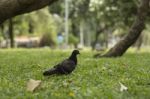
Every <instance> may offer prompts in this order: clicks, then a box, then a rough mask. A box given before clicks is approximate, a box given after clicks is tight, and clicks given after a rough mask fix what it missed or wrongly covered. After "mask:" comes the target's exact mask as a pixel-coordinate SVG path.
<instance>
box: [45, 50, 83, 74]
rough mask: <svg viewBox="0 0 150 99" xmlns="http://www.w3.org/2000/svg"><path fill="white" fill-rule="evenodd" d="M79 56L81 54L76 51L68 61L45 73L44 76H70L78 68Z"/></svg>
mask: <svg viewBox="0 0 150 99" xmlns="http://www.w3.org/2000/svg"><path fill="white" fill-rule="evenodd" d="M78 54H80V53H79V51H78V50H74V51H73V52H72V54H71V56H70V57H69V58H68V59H66V60H64V61H62V62H61V63H59V64H57V65H55V66H54V67H53V68H51V69H49V70H47V71H45V72H44V73H43V75H44V76H49V75H52V74H70V73H71V72H72V71H73V70H74V69H75V68H76V65H77V55H78Z"/></svg>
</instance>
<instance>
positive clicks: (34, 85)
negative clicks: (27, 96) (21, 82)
mask: <svg viewBox="0 0 150 99" xmlns="http://www.w3.org/2000/svg"><path fill="white" fill-rule="evenodd" d="M40 84H41V80H34V79H30V80H29V81H28V82H27V91H30V92H33V91H34V90H35V89H36V88H38V87H39V86H40Z"/></svg>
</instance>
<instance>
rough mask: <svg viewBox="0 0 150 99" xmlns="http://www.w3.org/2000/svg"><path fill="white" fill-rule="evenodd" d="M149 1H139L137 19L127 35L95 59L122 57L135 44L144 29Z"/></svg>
mask: <svg viewBox="0 0 150 99" xmlns="http://www.w3.org/2000/svg"><path fill="white" fill-rule="evenodd" d="M149 2H150V0H141V4H140V6H139V8H138V12H137V17H136V19H135V22H134V23H133V24H132V26H131V28H130V30H129V33H128V34H127V35H126V36H125V37H124V38H123V39H122V40H120V41H119V42H118V43H117V44H116V45H115V46H114V47H113V48H111V49H110V50H109V51H108V52H107V53H106V54H104V55H102V56H101V55H95V56H97V57H117V56H122V55H123V54H124V53H125V52H126V50H127V49H128V48H129V47H130V46H131V45H132V44H134V43H135V42H136V40H137V39H138V37H139V36H140V34H141V32H142V31H143V29H144V28H145V23H144V22H145V19H146V16H147V13H148V10H149Z"/></svg>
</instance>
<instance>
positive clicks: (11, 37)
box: [9, 19, 14, 48]
mask: <svg viewBox="0 0 150 99" xmlns="http://www.w3.org/2000/svg"><path fill="white" fill-rule="evenodd" d="M9 39H10V47H11V48H14V32H13V20H12V19H9Z"/></svg>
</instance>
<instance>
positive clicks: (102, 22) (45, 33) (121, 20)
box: [0, 0, 150, 50]
mask: <svg viewBox="0 0 150 99" xmlns="http://www.w3.org/2000/svg"><path fill="white" fill-rule="evenodd" d="M139 4H140V3H139V0H117V1H116V0H77V1H76V0H59V1H58V2H55V3H54V4H52V5H51V6H49V7H46V8H44V9H41V10H38V11H34V12H32V13H28V14H24V15H20V16H17V17H15V18H12V19H9V20H8V21H6V22H5V23H4V24H2V25H1V27H0V48H41V47H48V48H51V49H60V48H61V49H68V48H72V49H73V48H79V49H84V48H89V49H92V50H105V49H107V48H110V47H112V46H114V44H116V43H117V42H118V41H119V40H120V39H121V38H122V37H123V36H124V35H126V34H127V33H128V30H129V28H130V27H131V25H132V23H133V22H134V20H135V17H136V13H137V6H138V5H139ZM149 15H150V14H149ZM149 23H150V20H149V19H147V20H146V23H145V24H146V29H145V30H144V31H143V32H142V34H141V35H140V37H139V39H138V40H137V42H136V43H135V44H134V45H133V47H135V48H137V49H140V48H141V47H142V48H148V47H149V46H150V33H149V32H150V25H149Z"/></svg>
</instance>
